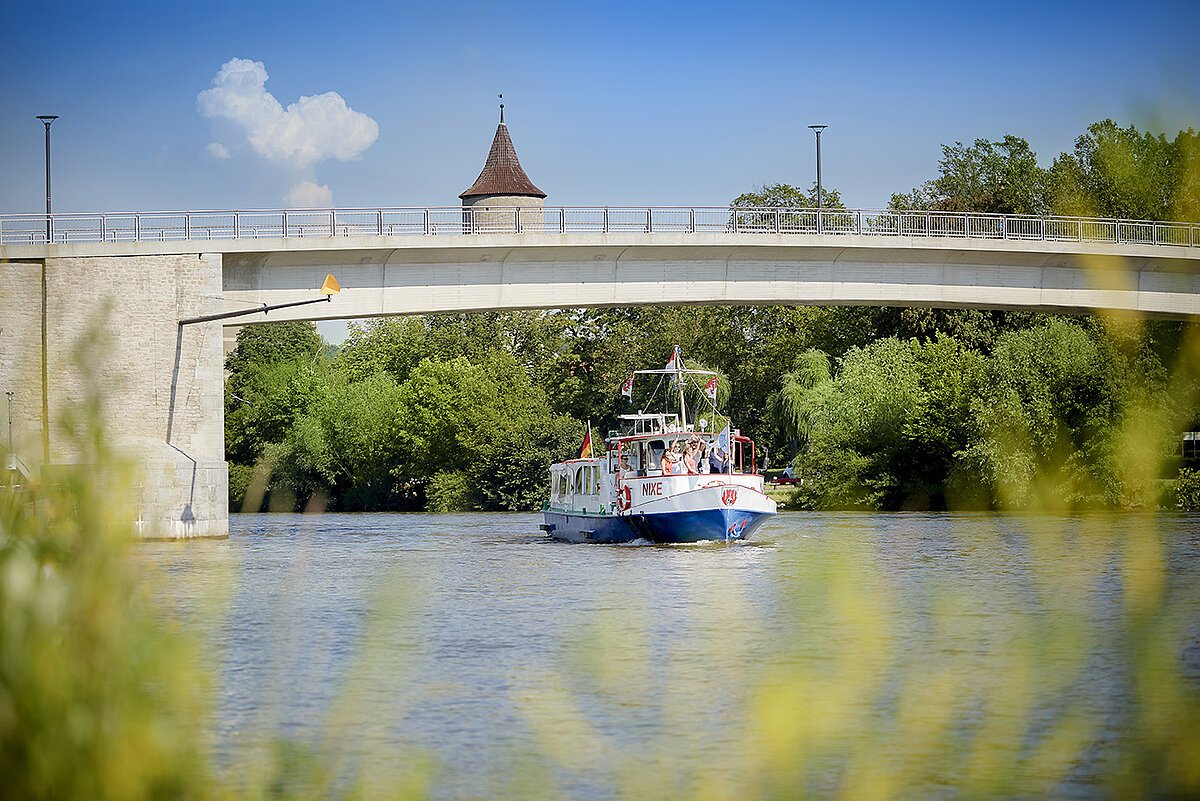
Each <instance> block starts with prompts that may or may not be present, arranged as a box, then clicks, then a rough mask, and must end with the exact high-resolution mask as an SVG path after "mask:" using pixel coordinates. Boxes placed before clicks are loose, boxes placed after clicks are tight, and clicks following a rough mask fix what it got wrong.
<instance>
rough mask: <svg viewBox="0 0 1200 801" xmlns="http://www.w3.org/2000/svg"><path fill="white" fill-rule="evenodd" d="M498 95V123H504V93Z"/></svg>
mask: <svg viewBox="0 0 1200 801" xmlns="http://www.w3.org/2000/svg"><path fill="white" fill-rule="evenodd" d="M498 97H499V98H500V124H501V125H503V124H504V95H503V94H500V95H498Z"/></svg>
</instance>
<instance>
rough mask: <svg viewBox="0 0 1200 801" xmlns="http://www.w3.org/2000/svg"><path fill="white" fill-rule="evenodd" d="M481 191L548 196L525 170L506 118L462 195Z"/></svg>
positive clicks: (464, 198) (476, 194)
mask: <svg viewBox="0 0 1200 801" xmlns="http://www.w3.org/2000/svg"><path fill="white" fill-rule="evenodd" d="M480 195H519V196H525V197H540V198H545V197H546V193H545V192H543V191H542V190H540V189H538V188H537V187H536V186H534V185H533V181H531V180H529V176H528V175H526V174H525V170H523V169H521V162H520V161H518V160H517V151H516V150H515V149H514V148H513V143H512V139H510V138H509V136H508V126H507V125H505V124H504V123H503V122H502V123H500V124H499V125H498V126H496V138H495V139H493V140H492V149H491V151H490V152H489V153H488V157H487V161H486V162H484V165H483V171H482V172H480V173H479V177H478V178H476V179H475V183H473V184H471V188H470V189H468V190H467V191H465V192H463V193H462V194H461V195H459V197H460V198H462V199H463V200H466V199H467V198H469V197H478V196H480Z"/></svg>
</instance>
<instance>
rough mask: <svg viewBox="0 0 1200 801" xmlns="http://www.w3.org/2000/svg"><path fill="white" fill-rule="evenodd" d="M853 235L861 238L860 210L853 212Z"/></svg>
mask: <svg viewBox="0 0 1200 801" xmlns="http://www.w3.org/2000/svg"><path fill="white" fill-rule="evenodd" d="M854 233H855V234H856V235H857V236H862V209H859V210H858V211H856V212H854Z"/></svg>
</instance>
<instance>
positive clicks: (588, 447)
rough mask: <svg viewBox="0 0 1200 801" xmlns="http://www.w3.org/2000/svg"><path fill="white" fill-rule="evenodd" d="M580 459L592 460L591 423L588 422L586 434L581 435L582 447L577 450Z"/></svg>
mask: <svg viewBox="0 0 1200 801" xmlns="http://www.w3.org/2000/svg"><path fill="white" fill-rule="evenodd" d="M579 458H580V459H591V458H592V421H591V420H588V427H587V433H586V434H584V435H583V445H582V446H580V448H579Z"/></svg>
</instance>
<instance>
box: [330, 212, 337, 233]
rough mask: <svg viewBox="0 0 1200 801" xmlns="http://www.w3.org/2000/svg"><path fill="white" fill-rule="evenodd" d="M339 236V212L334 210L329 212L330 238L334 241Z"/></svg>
mask: <svg viewBox="0 0 1200 801" xmlns="http://www.w3.org/2000/svg"><path fill="white" fill-rule="evenodd" d="M335 236H337V212H336V211H334V210H333V209H330V210H329V237H330V238H331V239H332V238H333V237H335Z"/></svg>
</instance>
